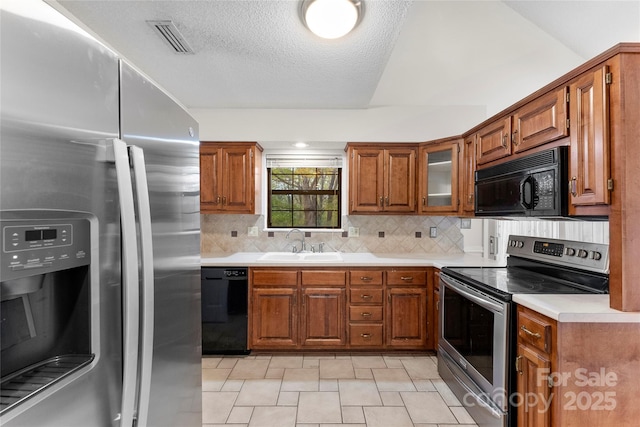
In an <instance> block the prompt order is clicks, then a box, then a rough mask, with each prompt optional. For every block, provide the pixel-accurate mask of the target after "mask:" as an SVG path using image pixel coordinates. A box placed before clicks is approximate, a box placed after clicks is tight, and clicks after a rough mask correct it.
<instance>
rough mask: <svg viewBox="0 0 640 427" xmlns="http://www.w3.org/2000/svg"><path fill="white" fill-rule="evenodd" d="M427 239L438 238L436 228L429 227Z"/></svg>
mask: <svg viewBox="0 0 640 427" xmlns="http://www.w3.org/2000/svg"><path fill="white" fill-rule="evenodd" d="M429 237H431V238H433V237H438V227H429Z"/></svg>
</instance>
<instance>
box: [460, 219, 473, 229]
mask: <svg viewBox="0 0 640 427" xmlns="http://www.w3.org/2000/svg"><path fill="white" fill-rule="evenodd" d="M470 228H471V219H469V218H461V219H460V229H462V230H468V229H470Z"/></svg>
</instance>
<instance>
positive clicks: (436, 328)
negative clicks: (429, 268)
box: [431, 268, 440, 351]
mask: <svg viewBox="0 0 640 427" xmlns="http://www.w3.org/2000/svg"><path fill="white" fill-rule="evenodd" d="M432 313H433V314H432V318H433V321H432V328H431V335H432V336H433V349H434V350H435V351H438V338H439V336H440V269H439V268H434V269H433V311H432Z"/></svg>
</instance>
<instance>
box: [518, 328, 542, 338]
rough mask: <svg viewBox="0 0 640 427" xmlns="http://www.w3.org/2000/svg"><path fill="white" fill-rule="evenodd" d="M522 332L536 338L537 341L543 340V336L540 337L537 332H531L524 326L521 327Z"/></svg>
mask: <svg viewBox="0 0 640 427" xmlns="http://www.w3.org/2000/svg"><path fill="white" fill-rule="evenodd" d="M520 330H521V331H522V332H524V333H525V334H527V335H529V336H530V337H532V338H535V339H538V338H542V335H540V334H539V333H537V332H531V331H530V330H528V329H527V328H526V327H525V326H524V325H522V326H520Z"/></svg>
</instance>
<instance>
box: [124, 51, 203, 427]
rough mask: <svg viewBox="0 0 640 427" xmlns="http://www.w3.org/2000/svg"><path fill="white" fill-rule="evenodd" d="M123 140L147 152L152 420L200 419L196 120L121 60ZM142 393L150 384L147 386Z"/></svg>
mask: <svg viewBox="0 0 640 427" xmlns="http://www.w3.org/2000/svg"><path fill="white" fill-rule="evenodd" d="M120 73H121V78H120V80H121V111H122V113H121V139H122V140H123V141H124V142H126V143H127V144H128V145H130V146H136V147H139V148H141V149H142V151H143V152H144V163H145V169H146V173H147V182H148V192H149V201H150V211H151V229H152V245H153V256H154V286H155V294H154V312H155V315H154V317H155V319H154V325H153V326H154V327H153V330H154V331H155V332H154V337H153V358H152V370H151V372H152V374H151V388H150V395H149V396H148V399H149V407H148V422H147V425H148V426H154V427H156V426H158V427H159V426H178V425H179V426H198V427H199V426H201V425H202V420H201V399H202V397H201V394H202V393H201V392H202V386H201V381H202V380H201V375H202V374H201V354H202V349H201V323H200V304H201V303H200V174H199V140H198V124H197V122H196V121H195V120H194V119H193V118H192V117H191V116H190V115H189V114H188V113H187V112H186V111H185V110H184V109H183V108H182V107H180V106H179V104H177V103H176V102H174V101H173V100H172V99H171V98H170V97H169V96H168V95H167V94H165V93H164V92H162V91H161V90H160V89H158V88H157V87H156V86H155V85H154V84H152V83H151V82H150V81H148V80H147V79H145V78H144V77H143V76H141V75H140V74H139V73H138V72H136V71H135V70H134V69H133V68H132V67H131V66H129V65H128V64H126V63H124V62H121V71H120ZM143 392H144V390H143Z"/></svg>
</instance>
